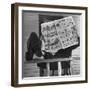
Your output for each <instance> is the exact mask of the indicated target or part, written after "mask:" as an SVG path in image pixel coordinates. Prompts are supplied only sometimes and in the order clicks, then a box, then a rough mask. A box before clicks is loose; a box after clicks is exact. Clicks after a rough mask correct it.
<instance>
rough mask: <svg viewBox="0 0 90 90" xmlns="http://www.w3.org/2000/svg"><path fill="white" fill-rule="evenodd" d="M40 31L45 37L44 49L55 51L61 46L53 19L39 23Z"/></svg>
mask: <svg viewBox="0 0 90 90" xmlns="http://www.w3.org/2000/svg"><path fill="white" fill-rule="evenodd" d="M41 32H42V35H43V36H44V39H45V42H44V43H45V50H46V51H47V52H57V50H59V49H61V48H62V45H61V42H60V40H59V37H58V34H57V30H56V27H55V23H54V21H51V22H47V23H43V24H41Z"/></svg>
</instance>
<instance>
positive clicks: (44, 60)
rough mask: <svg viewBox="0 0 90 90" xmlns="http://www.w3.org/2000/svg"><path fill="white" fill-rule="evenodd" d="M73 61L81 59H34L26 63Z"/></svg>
mask: <svg viewBox="0 0 90 90" xmlns="http://www.w3.org/2000/svg"><path fill="white" fill-rule="evenodd" d="M73 59H76V60H77V59H78V60H79V59H80V57H70V58H56V59H33V60H29V61H25V63H48V62H61V61H69V60H73Z"/></svg>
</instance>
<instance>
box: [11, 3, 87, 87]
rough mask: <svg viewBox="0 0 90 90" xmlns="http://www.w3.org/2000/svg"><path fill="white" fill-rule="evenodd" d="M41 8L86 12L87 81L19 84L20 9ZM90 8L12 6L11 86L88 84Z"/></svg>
mask: <svg viewBox="0 0 90 90" xmlns="http://www.w3.org/2000/svg"><path fill="white" fill-rule="evenodd" d="M19 6H23V7H41V8H56V9H60V8H61V9H76V10H84V11H85V16H86V17H85V80H80V81H65V82H47V83H34V84H29V83H28V84H19V83H18V80H19V77H18V68H19V66H18V49H19V47H18V40H19V39H18V38H19V37H18V7H19ZM87 22H88V8H87V7H81V6H62V5H45V4H32V3H30V4H29V3H15V4H12V5H11V85H12V86H14V87H21V86H41V85H57V84H73V83H87V82H88V72H87V70H88V61H87V56H88V53H87V52H88V51H87V50H88V38H87V37H88V36H87V35H88V31H87V27H88V25H87V24H88V23H87Z"/></svg>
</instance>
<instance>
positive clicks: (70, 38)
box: [41, 16, 78, 52]
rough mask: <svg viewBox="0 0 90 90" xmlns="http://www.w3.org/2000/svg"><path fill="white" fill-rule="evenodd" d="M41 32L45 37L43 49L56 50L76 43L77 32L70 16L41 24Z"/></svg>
mask: <svg viewBox="0 0 90 90" xmlns="http://www.w3.org/2000/svg"><path fill="white" fill-rule="evenodd" d="M41 33H42V35H43V37H44V39H45V41H44V44H45V50H46V51H48V52H57V51H58V50H59V49H65V48H68V47H71V46H73V45H76V44H78V39H77V37H78V34H77V30H76V29H75V22H74V20H73V18H72V16H69V17H65V18H62V19H58V20H54V21H50V22H47V23H42V24H41Z"/></svg>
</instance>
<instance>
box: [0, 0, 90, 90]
mask: <svg viewBox="0 0 90 90" xmlns="http://www.w3.org/2000/svg"><path fill="white" fill-rule="evenodd" d="M89 1H90V0H1V2H0V11H1V12H0V42H1V43H0V61H1V63H0V90H16V89H18V90H24V89H25V90H55V89H57V90H72V89H73V90H85V89H86V90H89V89H90V77H88V83H85V84H68V85H54V86H38V87H24V88H13V87H11V85H10V82H11V79H10V78H11V3H14V2H25V3H38V4H55V5H74V6H87V7H89V9H90V6H89V5H90V2H89ZM89 14H90V12H89ZM88 16H89V18H88V20H90V15H88ZM88 23H89V22H88ZM89 29H90V27H89ZM89 29H88V38H90V35H89V33H90V30H89ZM88 46H90V42H88ZM89 50H90V47H88V52H89ZM89 53H90V52H89ZM88 56H89V57H88V58H90V55H88ZM88 63H90V61H89V59H88ZM88 68H90V65H88ZM88 76H90V70H88Z"/></svg>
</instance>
